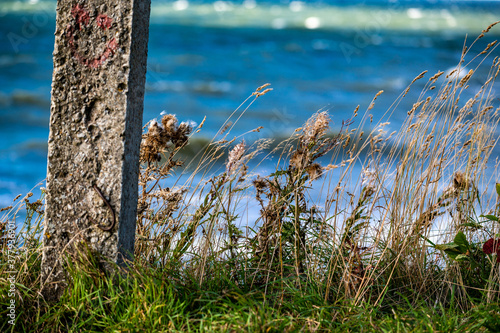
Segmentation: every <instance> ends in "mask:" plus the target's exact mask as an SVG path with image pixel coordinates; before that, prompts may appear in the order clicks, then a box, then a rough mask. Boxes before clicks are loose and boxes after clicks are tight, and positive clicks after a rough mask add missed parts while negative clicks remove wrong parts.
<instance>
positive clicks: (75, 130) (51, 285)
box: [42, 0, 151, 301]
mask: <svg viewBox="0 0 500 333" xmlns="http://www.w3.org/2000/svg"><path fill="white" fill-rule="evenodd" d="M150 3H151V0H58V2H57V23H56V33H55V36H56V37H55V50H54V73H53V79H52V102H51V116H50V136H49V153H48V171H47V197H46V204H47V205H46V212H45V232H44V237H43V241H44V250H43V258H42V294H43V296H44V297H45V299H46V300H48V301H52V300H57V299H58V298H59V297H60V296H61V294H62V292H63V291H64V288H65V286H66V276H65V268H64V262H65V259H66V258H67V256H68V255H72V254H74V253H75V251H76V250H77V247H78V246H80V245H81V244H82V243H83V244H88V247H89V248H90V249H92V250H93V251H95V252H98V253H100V254H102V255H103V256H104V257H106V258H108V259H110V260H112V261H114V262H117V263H119V264H122V263H123V262H124V260H125V259H127V258H130V257H131V255H132V254H133V251H134V241H135V223H136V210H137V195H138V172H139V148H140V141H141V134H142V111H143V99H144V85H145V78H146V61H147V43H148V35H149V13H150Z"/></svg>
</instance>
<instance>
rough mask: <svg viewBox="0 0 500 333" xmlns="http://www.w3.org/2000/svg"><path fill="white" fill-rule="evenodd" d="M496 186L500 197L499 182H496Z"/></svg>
mask: <svg viewBox="0 0 500 333" xmlns="http://www.w3.org/2000/svg"><path fill="white" fill-rule="evenodd" d="M496 188H497V194H498V196H499V197H500V183H497V184H496Z"/></svg>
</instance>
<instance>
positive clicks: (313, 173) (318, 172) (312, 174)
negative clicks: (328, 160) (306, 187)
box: [306, 163, 323, 181]
mask: <svg viewBox="0 0 500 333" xmlns="http://www.w3.org/2000/svg"><path fill="white" fill-rule="evenodd" d="M306 172H307V174H308V175H309V179H310V180H311V181H313V180H316V179H319V178H321V176H322V175H323V168H322V167H321V165H319V163H313V164H311V165H310V166H308V167H307V168H306Z"/></svg>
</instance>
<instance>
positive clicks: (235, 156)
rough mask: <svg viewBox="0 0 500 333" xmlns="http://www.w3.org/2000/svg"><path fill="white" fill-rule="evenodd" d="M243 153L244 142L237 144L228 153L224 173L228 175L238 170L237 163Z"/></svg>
mask: <svg viewBox="0 0 500 333" xmlns="http://www.w3.org/2000/svg"><path fill="white" fill-rule="evenodd" d="M244 153H245V141H242V142H240V143H238V144H237V145H236V146H235V147H234V148H233V149H232V150H231V151H230V152H229V158H228V160H227V164H226V173H227V174H228V175H230V174H231V173H232V172H233V171H234V170H236V169H237V168H238V165H239V162H240V160H241V158H242V157H243V154H244Z"/></svg>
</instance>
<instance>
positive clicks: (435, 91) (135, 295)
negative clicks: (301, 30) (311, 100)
mask: <svg viewBox="0 0 500 333" xmlns="http://www.w3.org/2000/svg"><path fill="white" fill-rule="evenodd" d="M490 28H491V27H490ZM490 28H488V29H486V30H485V31H484V33H487V30H489V29H490ZM481 41H482V40H481V36H480V37H479V38H478V39H476V40H475V41H474V42H472V43H469V45H468V48H464V51H463V54H462V59H461V61H460V63H459V64H458V66H457V68H456V70H455V71H452V72H450V73H443V72H439V73H435V74H430V73H426V72H423V73H421V74H420V75H418V76H417V77H416V78H415V80H414V81H413V82H412V83H411V84H410V86H408V88H407V89H406V90H405V91H403V92H402V94H401V95H400V96H399V98H398V99H397V100H396V101H395V102H394V104H393V106H392V107H391V109H390V110H388V111H387V113H386V116H385V119H382V120H380V121H376V120H374V119H373V117H372V116H371V115H370V111H371V110H372V109H373V108H374V107H376V104H375V103H376V99H377V97H378V96H379V95H380V93H381V92H380V93H378V94H376V96H375V97H374V99H373V102H372V103H371V104H370V105H369V106H368V107H367V108H366V112H365V113H364V114H363V115H362V114H361V111H359V107H358V108H356V109H355V110H354V112H353V114H352V117H349V119H343V120H342V119H331V116H330V115H329V114H328V112H326V111H320V112H318V113H316V114H314V115H313V116H312V117H311V118H310V119H309V120H308V121H307V122H306V123H305V124H304V125H303V126H302V127H301V128H298V129H297V130H296V131H295V132H294V133H293V134H292V136H291V137H290V138H288V139H286V140H283V141H282V142H274V143H273V142H271V141H270V140H267V139H262V140H259V141H256V142H254V143H252V144H247V143H245V141H244V136H240V137H236V138H233V136H232V135H231V134H230V133H231V127H232V123H231V121H233V123H234V121H237V120H238V119H239V117H241V115H242V114H243V113H244V112H245V111H246V109H248V108H249V107H251V104H252V103H253V102H254V101H255V100H257V99H259V98H272V95H268V94H269V93H270V92H271V88H270V87H269V86H263V87H260V88H258V89H257V90H256V91H255V92H254V93H253V94H252V95H251V96H250V97H249V99H248V100H247V101H245V102H244V103H243V104H242V106H241V107H240V108H238V109H237V110H236V111H235V113H234V114H233V116H232V117H231V119H233V118H234V120H231V119H228V122H227V123H226V124H224V125H223V126H222V127H221V131H220V132H219V134H218V135H217V136H216V137H215V138H214V139H213V140H212V141H210V142H209V143H208V144H207V145H205V146H204V147H203V149H199V148H197V149H196V151H198V153H197V155H196V156H195V158H193V159H192V160H184V159H183V157H182V156H185V155H183V154H182V151H183V149H184V150H186V149H192V147H191V148H190V146H189V142H190V140H195V139H196V135H197V133H198V132H199V131H201V130H202V127H203V124H200V125H199V126H198V127H194V126H193V125H192V124H189V123H179V121H178V120H177V118H176V117H175V116H173V115H168V114H167V115H163V116H162V119H161V120H159V121H152V122H150V123H149V124H148V125H147V126H146V127H145V130H144V135H143V141H142V146H141V173H140V180H139V187H140V193H139V204H138V219H137V230H136V248H135V258H134V261H133V262H132V263H130V265H129V266H128V267H127V268H126V269H122V268H118V267H116V269H115V272H114V273H112V272H105V271H104V270H103V268H102V267H103V262H104V258H101V257H99V255H98V254H96V253H94V251H93V250H92V249H91V248H88V247H86V246H85V244H86V243H87V240H85V239H78V237H75V242H78V244H80V246H79V248H80V252H79V253H78V254H75V255H73V256H71V257H68V258H67V269H68V275H69V279H68V281H69V287H68V288H67V290H66V292H65V294H64V295H63V297H62V298H61V300H60V301H59V302H58V303H57V304H47V303H45V302H44V301H43V299H41V298H39V291H40V265H41V253H42V244H41V239H42V238H41V234H42V232H43V227H42V221H43V209H44V206H43V197H42V198H40V199H39V200H33V198H31V197H30V196H29V195H28V196H26V197H25V198H17V199H16V200H14V203H13V207H10V208H7V209H6V210H4V212H3V213H4V214H5V215H4V216H3V217H2V218H1V220H0V221H1V223H2V229H1V230H2V232H3V237H2V238H1V239H2V242H1V246H2V252H1V256H2V258H1V261H0V265H1V266H0V289H1V293H2V295H7V296H5V297H3V298H1V299H0V303H1V307H0V328H1V330H2V331H16V332H18V331H23V330H24V331H49V332H59V331H61V332H66V331H178V332H185V331H216V332H219V331H230V332H232V331H253V332H261V331H262V332H270V331H275V332H284V331H311V332H315V331H339V332H346V331H352V332H361V331H366V332H370V331H387V332H421V331H422V332H446V331H464V332H466V331H470V332H477V331H485V332H486V331H488V330H489V331H498V330H500V319H499V317H500V311H499V310H498V306H499V303H500V297H499V296H500V285H499V283H500V270H499V267H500V264H499V261H500V259H499V258H500V246H499V244H498V243H499V242H500V237H499V235H498V234H499V222H498V219H499V217H500V185H498V184H496V182H498V180H499V178H498V173H497V170H496V165H495V162H494V159H495V158H496V156H494V152H498V147H497V144H498V142H497V141H498V122H499V120H500V118H499V114H498V111H499V108H498V105H499V103H498V96H497V95H495V93H494V87H495V85H496V83H495V80H496V77H497V75H498V73H499V72H500V61H499V59H498V58H495V57H494V56H493V54H494V52H495V50H496V44H495V43H490V44H488V45H482V43H481ZM485 66H488V67H490V70H489V71H486V72H487V74H486V75H485V76H484V77H483V76H478V74H477V73H478V72H481V69H482V68H484V67H485ZM472 80H475V81H477V80H481V82H482V85H480V86H477V85H475V86H474V88H470V87H469V82H472ZM415 86H419V89H422V93H421V95H420V96H421V97H420V99H419V100H417V101H415V103H414V107H413V108H412V109H411V110H400V109H398V104H399V101H400V100H401V99H403V98H405V96H406V93H407V91H408V90H409V89H414V88H415ZM471 90H473V91H471ZM264 95H266V96H265V97H264ZM394 112H398V113H399V114H401V112H404V113H405V117H406V118H405V121H404V122H403V125H402V127H401V128H399V129H396V130H395V131H392V132H390V131H389V130H388V129H389V128H390V119H391V117H392V115H393V113H394ZM358 114H359V115H358ZM334 123H335V124H336V126H337V127H338V128H340V130H338V131H336V132H335V133H331V132H330V127H331V126H332V125H333V124H334ZM367 129H368V130H367ZM249 130H250V131H251V132H253V131H259V130H260V129H249ZM190 154H192V152H191V153H190ZM266 158H268V159H270V158H272V159H273V161H276V164H275V170H273V172H271V173H269V174H263V173H262V172H261V171H259V170H261V169H259V168H258V166H259V161H262V160H264V159H266ZM493 165H495V170H492V166H493ZM20 209H26V210H27V217H26V220H25V221H24V223H23V225H22V227H21V228H18V230H16V233H15V235H14V234H13V233H12V232H10V230H11V229H12V228H11V227H12V225H13V223H12V222H11V221H13V220H14V219H15V216H16V214H17V213H18V212H19V210H20ZM9 223H10V224H9ZM19 229H20V230H19ZM11 236H12V237H11ZM82 245H83V246H82ZM14 249H18V251H17V256H16V257H15V258H14V259H13V258H12V257H9V254H12V251H13V250H14ZM9 250H10V251H11V252H9ZM11 277H12V279H11ZM9 294H12V295H13V296H8V295H9ZM12 299H15V302H16V303H15V326H12V325H11V324H10V323H9V321H10V320H11V318H9V317H8V314H9V313H11V310H10V309H9V308H8V306H9V305H10V304H11V303H10V302H11V300H12Z"/></svg>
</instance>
